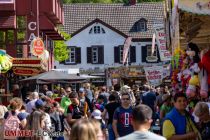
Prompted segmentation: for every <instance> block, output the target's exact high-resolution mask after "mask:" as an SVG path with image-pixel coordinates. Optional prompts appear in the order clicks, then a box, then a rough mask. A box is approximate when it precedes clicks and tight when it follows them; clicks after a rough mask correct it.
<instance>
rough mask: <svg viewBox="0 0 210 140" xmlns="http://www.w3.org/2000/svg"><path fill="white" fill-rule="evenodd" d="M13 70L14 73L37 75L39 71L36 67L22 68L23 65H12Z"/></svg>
mask: <svg viewBox="0 0 210 140" xmlns="http://www.w3.org/2000/svg"><path fill="white" fill-rule="evenodd" d="M13 72H14V73H15V74H16V75H25V76H28V75H37V74H39V73H40V70H38V69H36V68H24V67H14V68H13Z"/></svg>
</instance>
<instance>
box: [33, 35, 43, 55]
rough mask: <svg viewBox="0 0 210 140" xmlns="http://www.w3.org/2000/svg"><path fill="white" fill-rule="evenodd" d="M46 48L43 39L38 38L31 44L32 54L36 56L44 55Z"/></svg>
mask: <svg viewBox="0 0 210 140" xmlns="http://www.w3.org/2000/svg"><path fill="white" fill-rule="evenodd" d="M44 50H45V47H44V42H43V41H42V39H41V38H36V39H34V40H33V41H32V44H31V53H32V54H33V55H34V56H41V55H42V54H43V53H44Z"/></svg>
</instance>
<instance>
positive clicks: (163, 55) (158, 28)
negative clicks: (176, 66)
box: [153, 22, 171, 61]
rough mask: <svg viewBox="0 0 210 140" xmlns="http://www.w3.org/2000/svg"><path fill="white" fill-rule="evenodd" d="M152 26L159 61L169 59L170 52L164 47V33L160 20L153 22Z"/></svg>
mask: <svg viewBox="0 0 210 140" xmlns="http://www.w3.org/2000/svg"><path fill="white" fill-rule="evenodd" d="M153 28H154V30H155V36H156V41H157V44H158V50H159V54H160V60H161V61H170V60H171V53H170V52H169V51H168V50H167V48H166V34H165V27H164V24H163V23H161V22H154V24H153Z"/></svg>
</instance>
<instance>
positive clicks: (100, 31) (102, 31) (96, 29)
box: [89, 26, 106, 34]
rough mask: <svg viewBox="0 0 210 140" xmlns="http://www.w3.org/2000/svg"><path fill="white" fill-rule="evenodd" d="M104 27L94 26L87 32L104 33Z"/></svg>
mask: <svg viewBox="0 0 210 140" xmlns="http://www.w3.org/2000/svg"><path fill="white" fill-rule="evenodd" d="M105 33H106V32H105V30H104V28H102V27H101V26H94V27H92V28H91V29H90V31H89V34H105Z"/></svg>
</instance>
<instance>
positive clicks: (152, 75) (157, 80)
mask: <svg viewBox="0 0 210 140" xmlns="http://www.w3.org/2000/svg"><path fill="white" fill-rule="evenodd" d="M144 70H145V74H146V78H147V81H148V82H149V83H150V84H151V85H153V86H158V85H160V84H161V83H162V79H163V67H162V66H152V67H144Z"/></svg>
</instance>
